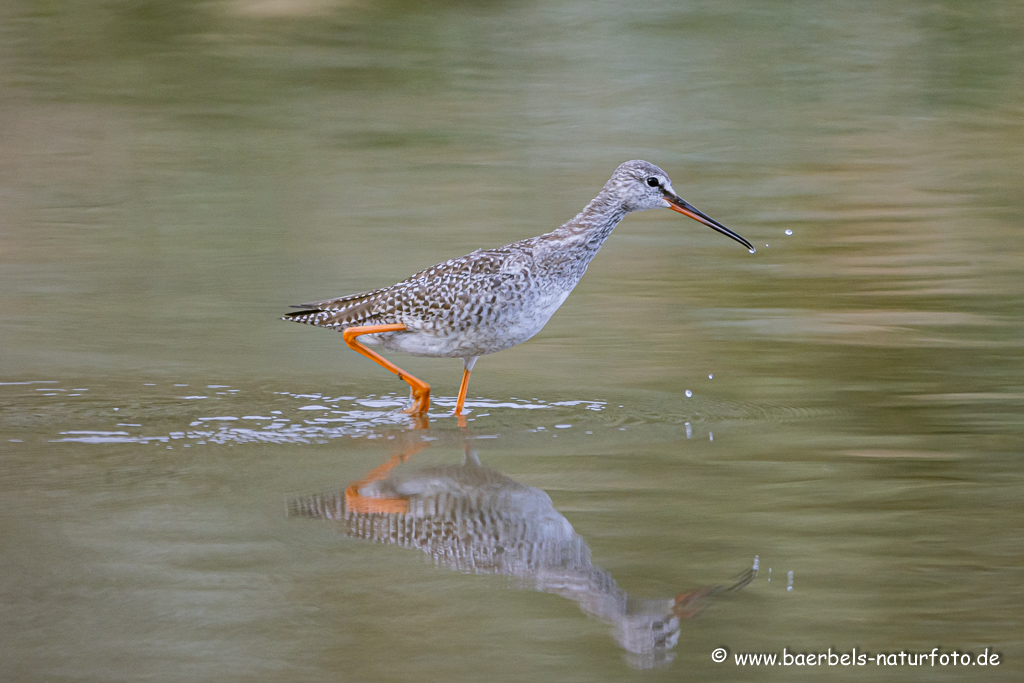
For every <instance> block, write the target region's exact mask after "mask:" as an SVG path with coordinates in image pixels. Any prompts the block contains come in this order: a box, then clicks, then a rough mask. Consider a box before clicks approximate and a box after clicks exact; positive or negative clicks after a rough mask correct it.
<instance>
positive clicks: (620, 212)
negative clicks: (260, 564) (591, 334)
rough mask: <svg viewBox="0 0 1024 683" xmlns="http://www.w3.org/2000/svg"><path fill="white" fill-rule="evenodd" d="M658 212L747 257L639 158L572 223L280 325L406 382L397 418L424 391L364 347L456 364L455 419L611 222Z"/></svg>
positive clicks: (416, 406) (322, 305) (417, 407)
mask: <svg viewBox="0 0 1024 683" xmlns="http://www.w3.org/2000/svg"><path fill="white" fill-rule="evenodd" d="M662 208H663V209H672V210H673V211H678V212H679V213H681V214H683V215H684V216H689V217H690V218H692V219H694V220H696V221H699V222H700V223H703V224H704V225H706V226H708V227H709V228H712V229H713V230H717V231H718V232H720V233H722V234H723V235H726V236H728V237H731V238H732V239H734V240H736V241H737V242H739V243H740V244H742V245H743V246H745V247H746V248H747V249H748V250H749V251H750V252H751V253H753V252H754V248H753V246H751V244H750V242H748V241H747V240H745V239H744V238H743V237H741V236H740V235H738V234H736V233H735V232H733V231H732V230H729V229H728V228H727V227H725V226H724V225H722V224H721V223H719V222H718V221H716V220H715V219H713V218H711V217H710V216H707V215H705V214H704V213H701V212H700V211H698V210H697V209H696V208H694V207H693V206H691V205H690V204H688V203H686V202H685V201H683V199H682V198H681V197H679V196H678V195H677V194H676V192H675V190H674V189H672V182H671V181H670V180H669V178H668V175H667V174H666V173H665V172H664V171H663V170H661V169H660V168H658V167H657V166H655V165H654V164H651V163H648V162H646V161H639V160H636V161H627V162H626V163H624V164H622V165H621V166H619V167H618V168H617V169H615V173H613V174H612V177H611V178H610V179H609V180H608V182H607V183H605V186H604V188H602V189H601V192H600V193H599V194H598V195H597V196H596V197H594V199H592V200H591V201H590V203H589V204H587V205H586V206H585V207H584V208H583V210H582V211H580V212H579V213H578V214H577V215H576V217H575V218H573V219H572V220H570V221H569V222H567V223H565V224H564V225H562V226H561V227H559V228H557V229H555V230H553V231H551V232H549V233H546V234H544V235H539V236H537V237H530V238H527V239H524V240H520V241H518V242H513V243H512V244H507V245H505V246H503V247H497V248H496V249H478V250H476V251H474V252H473V253H471V254H467V255H466V256H462V257H460V258H454V259H450V260H448V261H445V262H444V263H439V264H438V265H436V266H432V267H430V268H427V269H426V270H423V271H420V272H419V273H416V274H415V275H413V276H412V277H410V278H408V279H405V280H402V281H401V282H399V283H397V284H394V285H391V286H390V287H383V288H381V289H375V290H373V291H369V292H362V293H360V294H350V295H348V296H342V297H339V298H336V299H325V300H323V301H313V302H311V303H307V304H299V305H297V306H293V308H298V309H300V310H298V311H295V312H293V313H288V314H287V315H285V316H283V318H282V320H291V321H293V322H298V323H306V324H307V325H316V326H317V327H326V328H328V329H333V330H338V331H340V332H341V333H342V338H343V339H344V340H345V343H346V344H347V345H348V346H349V347H350V348H351V349H352V350H354V351H357V352H359V353H361V354H363V355H364V356H366V357H367V358H369V359H370V360H372V361H374V362H375V363H378V364H380V365H381V366H383V367H384V368H386V369H388V370H390V371H391V372H393V373H394V374H396V375H398V377H399V379H401V380H403V381H405V382H406V383H407V384H408V385H409V386H410V388H411V389H412V405H411V406H410V407H409V409H408V410H407V411H406V412H408V413H411V414H414V415H419V414H423V413H425V412H426V411H427V410H428V409H429V408H430V385H428V384H427V383H426V382H424V381H422V380H420V379H417V378H416V377H413V376H412V375H410V374H409V373H407V372H405V371H404V370H402V369H401V368H399V367H398V366H397V365H395V364H394V363H392V362H390V361H389V360H387V359H386V358H384V357H383V356H381V355H380V354H378V353H376V352H375V351H372V350H371V349H369V348H367V346H366V345H365V344H371V345H380V346H383V347H384V348H385V349H388V350H391V351H405V352H406V353H410V354H412V355H414V356H429V357H431V358H461V359H462V360H463V363H464V369H463V373H462V384H461V385H460V387H459V397H458V400H457V402H456V406H455V415H461V414H462V407H463V404H464V403H465V401H466V392H467V390H468V388H469V375H470V372H472V370H473V366H474V365H475V364H476V361H477V359H478V358H479V357H480V356H483V355H486V354H489V353H495V352H497V351H503V350H505V349H507V348H510V347H512V346H515V345H516V344H522V343H523V342H524V341H526V340H527V339H529V338H530V337H532V336H533V335H535V334H537V333H538V332H540V330H541V328H543V327H544V325H545V323H547V321H548V319H549V318H551V316H552V315H553V314H554V312H555V311H556V310H558V307H559V306H561V305H562V302H564V301H565V299H566V297H568V296H569V293H570V292H572V290H573V288H574V287H575V286H576V283H578V282H579V281H580V278H581V277H583V274H584V273H585V272H586V271H587V266H588V265H589V264H590V261H591V259H593V258H594V256H595V255H597V252H598V250H599V249H600V248H601V245H603V244H604V242H605V240H606V239H608V236H609V235H610V234H611V232H612V230H613V229H614V228H615V226H616V225H618V224H619V221H621V220H622V219H623V218H624V217H625V216H626V214H627V213H630V212H632V211H646V210H647V209H662ZM360 337H361V338H362V339H361V340H360ZM364 342H365V343H364Z"/></svg>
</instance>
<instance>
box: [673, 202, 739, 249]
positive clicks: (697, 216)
mask: <svg viewBox="0 0 1024 683" xmlns="http://www.w3.org/2000/svg"><path fill="white" fill-rule="evenodd" d="M665 201H666V202H668V203H669V207H668V208H670V209H672V210H673V211H678V212H679V213H681V214H683V215H684V216H689V217H690V218H692V219H693V220H695V221H697V222H698V223H703V224H704V225H706V226H708V227H709V228H711V229H712V230H717V231H718V232H720V233H722V234H723V235H725V236H726V237H731V238H733V239H734V240H736V241H737V242H739V243H740V244H742V245H743V246H745V247H746V248H747V249H748V250H749V251H750V253H751V254H753V253H754V245H753V244H751V243H750V242H748V241H747V240H745V239H744V238H743V237H741V236H740V235H738V234H736V233H735V232H733V231H732V230H730V229H729V228H727V227H725V226H724V225H722V224H721V223H719V222H718V221H716V220H715V219H714V218H712V217H711V216H709V215H707V214H706V213H703V212H701V211H698V210H697V209H696V208H695V207H693V206H691V205H689V204H687V203H686V202H685V201H683V198H682V197H677V196H676V195H674V194H671V193H669V192H666V193H665Z"/></svg>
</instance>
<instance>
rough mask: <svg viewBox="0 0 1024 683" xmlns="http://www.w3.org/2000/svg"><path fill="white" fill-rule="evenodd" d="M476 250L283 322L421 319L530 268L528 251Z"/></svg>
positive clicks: (341, 324)
mask: <svg viewBox="0 0 1024 683" xmlns="http://www.w3.org/2000/svg"><path fill="white" fill-rule="evenodd" d="M514 246H515V245H509V246H508V247H499V248H497V249H488V250H479V249H478V250H477V251H474V252H473V253H471V254H467V255H465V256H461V257H459V258H454V259H449V260H448V261H445V262H444V263H438V264H437V265H434V266H431V267H430V268H426V269H424V270H421V271H420V272H418V273H416V274H415V275H412V276H410V277H408V278H406V279H405V280H403V281H402V282H399V283H397V284H394V285H392V286H390V287H383V288H381V289H375V290H372V291H369V292H361V293H359V294H350V295H348V296H342V297H338V298H335V299H324V300H323V301H312V302H310V303H305V304H298V305H296V306H293V308H298V309H300V310H298V311H295V312H292V313H288V314H286V315H284V316H282V320H291V321H293V322H299V323H305V324H307V325H316V326H317V327H328V328H334V329H343V328H345V327H350V326H352V325H359V324H363V323H370V322H391V320H390V319H391V318H397V317H402V316H403V315H412V316H413V317H421V316H422V315H424V314H425V313H426V312H427V311H428V310H429V309H430V308H431V307H432V306H434V307H436V308H438V309H442V310H447V309H450V308H451V307H452V306H454V305H458V303H459V302H460V300H463V299H465V298H466V297H467V296H471V295H472V294H473V293H475V292H479V291H480V289H481V288H483V289H488V288H496V287H497V286H498V285H499V284H500V282H501V281H502V280H505V279H508V278H513V277H516V276H517V275H519V274H520V273H522V272H523V271H524V270H526V269H528V268H529V267H530V265H532V258H531V257H530V255H529V252H528V251H524V250H523V249H521V248H520V249H511V248H510V247H514Z"/></svg>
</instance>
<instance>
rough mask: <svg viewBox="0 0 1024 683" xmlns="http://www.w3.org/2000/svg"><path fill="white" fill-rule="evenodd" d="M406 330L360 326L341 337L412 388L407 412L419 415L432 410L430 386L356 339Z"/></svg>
mask: <svg viewBox="0 0 1024 683" xmlns="http://www.w3.org/2000/svg"><path fill="white" fill-rule="evenodd" d="M404 329H405V325H404V324H402V323H395V324H394V325H359V326H357V327H346V328H345V329H344V330H343V331H342V333H341V337H342V339H344V340H345V343H346V344H348V347H349V348H350V349H352V350H353V351H355V352H357V353H361V354H363V355H364V356H366V357H367V358H369V359H370V360H372V361H373V362H374V363H377V364H378V365H380V366H382V367H384V368H386V369H387V370H390V371H391V372H393V373H395V374H396V375H398V379H400V380H402V381H403V382H405V383H406V384H408V385H409V386H410V387H411V388H412V405H411V406H409V409H408V410H406V411H405V412H407V413H411V414H413V415H417V414H419V413H425V412H427V411H428V410H429V409H430V385H429V384H427V383H426V382H424V381H423V380H421V379H417V378H415V377H413V376H412V375H410V374H409V373H407V372H406V371H404V370H402V368H400V367H398V366H397V365H395V364H394V363H392V362H391V361H389V360H388V359H386V358H384V356H382V355H380V354H379V353H375V352H374V351H371V350H370V349H368V348H366V347H365V346H364V345H362V344H360V343H359V342H358V341H356V337H359V336H361V335H364V334H377V333H380V332H399V331H401V330H404Z"/></svg>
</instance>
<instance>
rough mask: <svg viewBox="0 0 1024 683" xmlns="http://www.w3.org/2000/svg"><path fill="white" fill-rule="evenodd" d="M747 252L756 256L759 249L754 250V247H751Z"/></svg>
mask: <svg viewBox="0 0 1024 683" xmlns="http://www.w3.org/2000/svg"><path fill="white" fill-rule="evenodd" d="M747 251H748V252H750V253H751V254H756V253H757V249H754V248H753V247H751V248H750V249H747Z"/></svg>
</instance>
